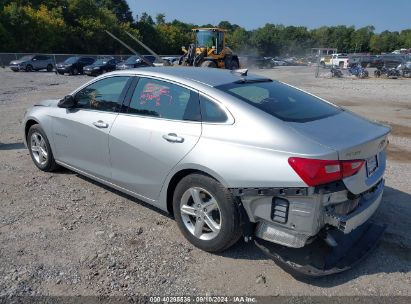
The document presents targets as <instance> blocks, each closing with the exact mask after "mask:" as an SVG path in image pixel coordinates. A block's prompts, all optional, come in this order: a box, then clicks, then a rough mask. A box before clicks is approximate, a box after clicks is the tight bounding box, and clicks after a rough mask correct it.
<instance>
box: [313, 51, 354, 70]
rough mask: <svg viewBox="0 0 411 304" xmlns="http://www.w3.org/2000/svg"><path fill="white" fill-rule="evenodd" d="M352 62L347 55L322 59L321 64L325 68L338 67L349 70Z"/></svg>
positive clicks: (334, 55) (333, 55)
mask: <svg viewBox="0 0 411 304" xmlns="http://www.w3.org/2000/svg"><path fill="white" fill-rule="evenodd" d="M349 62H350V60H349V59H348V55H347V54H332V55H330V56H325V57H322V58H321V59H320V64H321V65H322V66H323V67H326V66H334V65H336V66H338V67H339V68H340V69H346V68H348V65H349Z"/></svg>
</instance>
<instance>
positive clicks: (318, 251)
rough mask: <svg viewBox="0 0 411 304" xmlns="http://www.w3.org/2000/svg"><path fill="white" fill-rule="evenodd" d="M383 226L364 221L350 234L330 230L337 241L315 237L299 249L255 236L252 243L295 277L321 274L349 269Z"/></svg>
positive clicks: (361, 257)
mask: <svg viewBox="0 0 411 304" xmlns="http://www.w3.org/2000/svg"><path fill="white" fill-rule="evenodd" d="M385 229H386V226H380V225H377V224H374V223H365V224H363V225H362V226H360V227H358V228H357V229H355V230H353V231H352V232H351V233H350V234H344V233H342V232H340V231H331V232H330V233H331V234H332V236H333V237H334V239H335V241H336V242H337V246H335V247H331V246H329V245H327V244H326V242H325V241H324V240H323V239H321V238H317V239H316V240H315V241H313V242H312V243H311V244H309V245H306V246H305V247H303V248H289V247H285V246H281V245H277V244H274V243H271V242H267V241H264V240H261V239H256V240H255V244H256V245H257V247H258V248H260V249H261V250H262V251H263V252H264V253H265V254H266V255H268V256H269V257H270V258H271V259H273V260H274V262H275V263H276V264H277V265H278V266H280V267H281V268H283V269H284V270H285V271H287V272H289V273H290V274H291V275H292V276H294V277H295V278H297V279H298V278H299V279H304V278H306V279H307V278H315V277H323V276H326V275H330V274H334V273H339V272H342V271H345V270H348V269H350V268H352V267H353V266H354V265H355V264H356V263H357V262H359V261H361V260H362V259H363V258H364V257H365V256H366V255H367V254H368V253H369V252H370V251H371V250H372V249H374V248H375V247H376V245H377V243H378V241H379V240H380V238H381V237H382V235H383V233H384V231H385Z"/></svg>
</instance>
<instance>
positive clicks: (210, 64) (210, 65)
mask: <svg viewBox="0 0 411 304" xmlns="http://www.w3.org/2000/svg"><path fill="white" fill-rule="evenodd" d="M201 67H202V68H216V67H217V65H216V64H215V62H214V61H211V60H207V61H204V62H202V63H201Z"/></svg>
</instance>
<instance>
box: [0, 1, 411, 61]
mask: <svg viewBox="0 0 411 304" xmlns="http://www.w3.org/2000/svg"><path fill="white" fill-rule="evenodd" d="M196 26H197V25H194V24H189V23H184V22H181V21H178V20H173V21H172V22H166V20H165V15H164V14H158V15H157V16H155V17H154V18H153V17H152V16H150V15H148V14H147V13H143V14H141V15H140V16H136V17H135V18H134V17H133V14H132V13H131V11H130V8H129V6H128V4H127V2H126V1H125V0H45V1H44V0H43V1H40V0H34V1H27V0H0V52H50V53H93V54H95V53H100V54H101V53H113V54H114V53H115V54H119V53H127V52H128V51H127V50H126V49H124V48H123V47H122V46H120V45H119V44H118V42H116V41H114V40H113V39H111V38H110V37H109V36H107V34H106V33H105V30H106V29H107V30H109V31H111V32H112V33H114V34H115V35H117V36H119V37H120V38H121V39H123V40H125V41H128V42H129V43H130V44H131V45H133V46H135V47H136V48H137V46H136V44H135V43H133V42H132V41H130V39H128V37H127V36H126V35H125V34H124V33H125V31H129V32H130V33H132V34H134V35H135V36H137V37H138V38H139V39H141V40H142V41H143V42H144V43H146V44H147V45H148V46H149V47H151V48H152V49H153V50H154V51H156V52H158V53H160V54H180V53H181V46H183V45H185V46H187V45H188V44H190V43H191V42H192V41H193V36H192V32H191V29H192V28H193V27H196ZM202 26H219V27H222V28H225V29H227V30H228V34H227V42H228V45H229V46H230V47H231V48H232V49H234V50H235V51H236V52H238V53H240V54H260V55H285V54H289V55H302V54H305V53H306V51H307V50H308V49H309V48H311V47H335V48H337V49H338V50H339V51H342V52H373V53H381V52H391V51H393V50H395V49H398V48H411V29H407V30H403V31H401V32H390V31H384V32H382V33H380V34H377V33H375V32H374V30H375V29H374V27H373V26H367V27H363V28H359V29H355V27H354V26H344V25H340V26H331V27H328V26H324V27H320V28H317V29H312V30H309V29H307V28H306V27H296V26H283V25H276V24H270V23H268V24H266V25H264V26H263V27H260V28H258V29H256V30H251V31H248V30H246V29H245V28H243V27H241V26H239V25H237V24H231V23H230V22H228V21H221V22H220V23H219V24H217V25H211V24H206V25H202Z"/></svg>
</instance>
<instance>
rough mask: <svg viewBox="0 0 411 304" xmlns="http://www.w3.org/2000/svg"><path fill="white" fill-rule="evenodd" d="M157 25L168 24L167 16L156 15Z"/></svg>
mask: <svg viewBox="0 0 411 304" xmlns="http://www.w3.org/2000/svg"><path fill="white" fill-rule="evenodd" d="M156 23H157V24H165V23H166V15H165V14H157V15H156Z"/></svg>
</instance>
